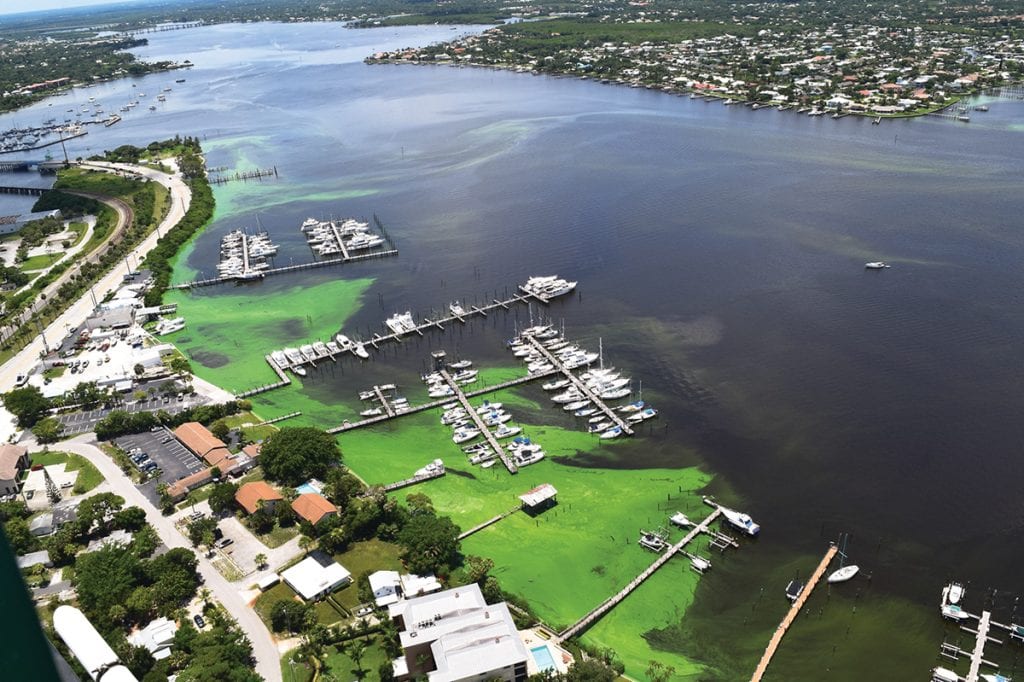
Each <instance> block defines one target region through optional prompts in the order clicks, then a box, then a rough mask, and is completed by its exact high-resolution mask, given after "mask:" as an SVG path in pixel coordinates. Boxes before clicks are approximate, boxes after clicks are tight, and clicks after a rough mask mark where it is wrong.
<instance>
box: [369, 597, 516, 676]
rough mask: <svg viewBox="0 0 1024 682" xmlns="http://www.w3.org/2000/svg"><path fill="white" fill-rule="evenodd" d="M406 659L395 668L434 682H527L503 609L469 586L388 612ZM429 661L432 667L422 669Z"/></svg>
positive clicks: (509, 618) (513, 630) (404, 603)
mask: <svg viewBox="0 0 1024 682" xmlns="http://www.w3.org/2000/svg"><path fill="white" fill-rule="evenodd" d="M388 612H389V613H390V614H391V617H392V618H394V619H396V620H399V621H400V623H399V627H400V628H401V632H400V634H399V638H400V640H401V643H402V648H403V649H404V650H405V655H404V656H403V657H402V658H399V659H397V660H396V661H394V662H393V664H392V668H393V670H394V672H395V674H396V675H398V676H399V677H400V679H401V677H403V676H408V675H420V674H424V673H425V674H426V676H427V679H428V680H430V682H462V681H464V680H465V681H469V680H484V679H486V680H494V679H500V680H508V681H509V682H512V681H514V680H523V679H526V662H527V656H528V654H527V652H526V647H525V646H523V642H522V639H520V637H519V633H518V632H517V631H516V626H515V622H514V621H513V620H512V614H511V613H509V610H508V606H507V605H506V604H505V603H504V602H501V603H498V604H487V602H486V601H485V600H484V597H483V594H481V592H480V587H479V586H478V585H476V584H475V583H474V584H471V585H465V586H463V587H457V588H454V589H451V590H444V591H443V592H436V593H434V594H429V595H426V596H423V597H416V598H413V599H407V600H405V601H401V602H398V603H397V604H392V605H391V606H390V607H388ZM424 655H427V656H428V657H429V658H430V659H431V661H432V662H431V663H427V664H425V665H424V664H423V663H422V661H423V660H424V659H423V656H424Z"/></svg>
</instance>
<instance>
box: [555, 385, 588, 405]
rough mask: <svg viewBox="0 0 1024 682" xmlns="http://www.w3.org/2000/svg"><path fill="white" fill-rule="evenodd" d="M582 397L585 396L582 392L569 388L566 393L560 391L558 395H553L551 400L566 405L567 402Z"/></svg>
mask: <svg viewBox="0 0 1024 682" xmlns="http://www.w3.org/2000/svg"><path fill="white" fill-rule="evenodd" d="M582 397H583V394H582V393H580V392H579V391H577V390H576V389H575V388H572V389H569V390H568V391H566V392H565V393H559V394H558V395H556V396H552V397H551V402H553V403H557V404H559V405H564V404H566V403H573V402H576V401H577V400H579V399H581V398H582Z"/></svg>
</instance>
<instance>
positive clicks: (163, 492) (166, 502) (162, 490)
mask: <svg viewBox="0 0 1024 682" xmlns="http://www.w3.org/2000/svg"><path fill="white" fill-rule="evenodd" d="M156 494H157V495H159V496H160V512H161V513H162V514H164V516H166V515H167V514H170V513H171V512H173V511H174V497H173V496H172V495H171V491H170V486H168V485H167V484H166V483H164V482H162V481H161V482H160V484H159V485H157V487H156Z"/></svg>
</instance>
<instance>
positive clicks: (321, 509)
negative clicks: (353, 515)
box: [292, 493, 338, 526]
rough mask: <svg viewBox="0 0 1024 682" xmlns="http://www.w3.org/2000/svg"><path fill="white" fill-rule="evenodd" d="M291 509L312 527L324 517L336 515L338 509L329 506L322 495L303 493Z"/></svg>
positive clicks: (331, 505)
mask: <svg viewBox="0 0 1024 682" xmlns="http://www.w3.org/2000/svg"><path fill="white" fill-rule="evenodd" d="M292 509H294V510H295V513H296V514H298V515H299V516H300V517H302V518H304V519H305V520H307V521H309V522H310V523H312V524H313V525H314V526H315V525H316V524H318V523H320V521H322V520H323V518H324V517H325V516H329V515H331V514H337V513H338V508H337V507H335V506H334V505H333V504H331V503H330V502H329V501H328V500H327V498H325V497H324V496H323V495H318V494H316V493H305V494H304V495H299V496H298V497H297V498H295V501H294V502H292Z"/></svg>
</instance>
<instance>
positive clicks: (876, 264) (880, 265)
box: [864, 260, 890, 270]
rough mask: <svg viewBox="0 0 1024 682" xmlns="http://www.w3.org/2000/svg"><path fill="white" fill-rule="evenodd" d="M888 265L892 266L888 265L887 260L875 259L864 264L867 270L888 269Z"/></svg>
mask: <svg viewBox="0 0 1024 682" xmlns="http://www.w3.org/2000/svg"><path fill="white" fill-rule="evenodd" d="M888 267H890V266H889V265H887V264H886V263H885V261H880V260H874V261H871V262H869V263H865V264H864V269H865V270H884V269H886V268H888Z"/></svg>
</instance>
